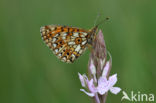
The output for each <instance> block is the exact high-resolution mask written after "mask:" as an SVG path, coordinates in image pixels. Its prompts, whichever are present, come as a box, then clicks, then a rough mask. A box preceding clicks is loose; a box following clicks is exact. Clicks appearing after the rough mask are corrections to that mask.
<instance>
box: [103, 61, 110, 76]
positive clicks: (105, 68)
mask: <svg viewBox="0 0 156 103" xmlns="http://www.w3.org/2000/svg"><path fill="white" fill-rule="evenodd" d="M109 69H110V61H107V62H106V65H105V67H104V69H103V72H102V76H105V77H106V76H107V74H108V71H109Z"/></svg>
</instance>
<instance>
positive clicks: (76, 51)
mask: <svg viewBox="0 0 156 103" xmlns="http://www.w3.org/2000/svg"><path fill="white" fill-rule="evenodd" d="M40 32H41V36H42V39H43V40H44V42H45V43H46V44H47V46H48V47H49V48H50V49H51V50H52V51H53V53H54V54H55V55H56V56H57V57H58V58H59V59H61V60H62V61H63V62H67V63H72V62H74V61H75V59H77V58H78V57H79V56H80V55H81V54H82V53H83V52H84V51H85V49H86V45H87V43H88V39H87V37H88V33H89V32H88V31H86V30H83V29H80V28H76V27H68V26H57V25H47V26H43V27H41V28H40Z"/></svg>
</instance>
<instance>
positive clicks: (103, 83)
mask: <svg viewBox="0 0 156 103" xmlns="http://www.w3.org/2000/svg"><path fill="white" fill-rule="evenodd" d="M110 88H111V87H110V85H109V82H108V81H107V78H106V77H100V78H99V80H98V87H97V91H98V93H99V94H101V95H103V94H105V93H106V92H108V90H109V89H110Z"/></svg>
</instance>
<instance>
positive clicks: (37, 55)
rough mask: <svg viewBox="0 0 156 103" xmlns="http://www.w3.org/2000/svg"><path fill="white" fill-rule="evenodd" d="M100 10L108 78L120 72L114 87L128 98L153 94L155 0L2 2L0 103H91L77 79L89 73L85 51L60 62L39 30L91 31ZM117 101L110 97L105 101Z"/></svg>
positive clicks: (116, 97)
mask: <svg viewBox="0 0 156 103" xmlns="http://www.w3.org/2000/svg"><path fill="white" fill-rule="evenodd" d="M99 12H100V13H101V14H102V15H101V17H100V19H99V20H98V21H100V20H102V19H103V18H105V17H110V20H109V21H108V22H105V23H104V24H102V25H100V27H99V29H102V31H103V33H104V37H105V41H106V45H107V49H108V50H109V51H110V52H111V54H112V58H113V67H112V70H111V74H114V73H117V74H118V82H117V84H116V86H119V87H121V88H122V90H124V91H126V92H127V93H128V94H130V91H132V90H133V91H134V92H135V93H137V92H138V91H140V92H141V93H146V94H148V93H153V94H156V83H155V82H156V80H155V78H156V67H155V63H156V1H155V0H153V1H152V0H1V1H0V47H1V49H0V103H90V102H91V101H92V100H90V98H89V97H88V96H87V95H85V94H84V93H82V92H80V90H79V89H80V88H82V87H81V84H80V81H79V78H78V72H80V73H82V74H83V73H86V72H87V63H88V58H89V51H88V50H87V51H86V52H85V53H84V54H83V55H82V56H81V57H80V58H79V59H78V60H76V61H75V63H73V64H66V63H63V62H61V61H60V60H58V59H57V58H56V57H55V55H53V53H52V52H51V51H50V50H49V49H48V47H47V46H46V45H45V44H44V43H43V41H42V39H41V36H40V27H41V26H43V25H47V24H62V25H69V26H75V27H81V28H84V29H90V28H92V27H93V25H94V21H95V18H96V16H97V14H98V13H99ZM121 97H122V93H121V92H120V93H119V94H118V95H113V94H111V93H109V95H108V98H107V103H118V102H121ZM155 101H156V100H155ZM123 103H130V102H129V101H126V100H125V101H123Z"/></svg>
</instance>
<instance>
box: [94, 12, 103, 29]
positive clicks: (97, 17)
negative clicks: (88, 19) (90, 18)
mask: <svg viewBox="0 0 156 103" xmlns="http://www.w3.org/2000/svg"><path fill="white" fill-rule="evenodd" d="M100 15H101V14H100V12H99V13H98V14H97V16H96V19H95V21H94V27H95V26H96V22H97V20H98V19H99V17H100Z"/></svg>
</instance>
